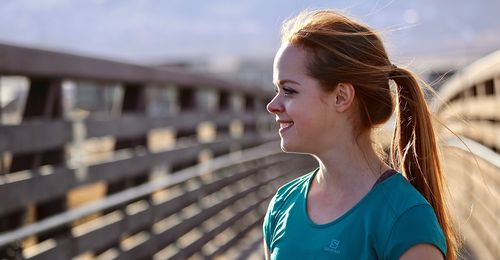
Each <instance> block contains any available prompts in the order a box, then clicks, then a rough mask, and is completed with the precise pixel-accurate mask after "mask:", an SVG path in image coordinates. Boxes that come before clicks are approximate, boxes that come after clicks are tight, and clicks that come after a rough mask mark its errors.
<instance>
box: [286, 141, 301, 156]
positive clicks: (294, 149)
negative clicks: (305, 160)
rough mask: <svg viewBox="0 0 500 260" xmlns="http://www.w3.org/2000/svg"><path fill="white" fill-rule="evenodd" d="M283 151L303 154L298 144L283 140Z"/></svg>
mask: <svg viewBox="0 0 500 260" xmlns="http://www.w3.org/2000/svg"><path fill="white" fill-rule="evenodd" d="M281 150H282V151H283V152H285V153H302V151H301V149H300V147H298V146H297V145H296V144H293V143H290V142H285V141H284V140H283V139H281Z"/></svg>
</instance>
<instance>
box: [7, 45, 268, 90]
mask: <svg viewBox="0 0 500 260" xmlns="http://www.w3.org/2000/svg"><path fill="white" fill-rule="evenodd" d="M0 73H1V74H3V75H24V76H33V77H52V78H73V79H90V80H98V81H106V82H125V83H127V82H128V83H144V84H147V83H153V84H175V85H179V86H189V87H195V88H198V87H207V86H209V87H213V88H218V89H221V90H227V91H240V92H242V93H246V94H249V95H252V96H258V97H271V96H272V95H273V91H272V88H266V89H265V88H263V87H261V86H257V85H250V84H242V83H237V84H236V83H235V82H230V81H227V80H222V79H217V78H215V77H212V76H209V75H203V74H201V73H195V72H184V71H180V70H174V69H158V68H154V67H148V66H142V65H137V64H131V63H124V62H116V61H109V60H104V59H99V58H89V57H83V56H79V55H74V54H67V53H60V52H54V51H48V50H40V49H33V48H27V47H19V46H12V45H7V44H0Z"/></svg>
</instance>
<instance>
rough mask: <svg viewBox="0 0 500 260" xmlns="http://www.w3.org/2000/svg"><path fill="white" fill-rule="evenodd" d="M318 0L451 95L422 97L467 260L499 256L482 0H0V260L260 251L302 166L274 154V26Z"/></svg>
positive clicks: (494, 70)
mask: <svg viewBox="0 0 500 260" xmlns="http://www.w3.org/2000/svg"><path fill="white" fill-rule="evenodd" d="M317 8H335V9H339V10H341V11H343V12H345V13H346V14H348V15H350V16H352V17H354V18H356V19H357V20H360V21H362V22H365V23H366V24H369V25H370V26H372V27H373V28H375V29H377V30H378V31H380V32H381V35H382V37H383V39H384V41H385V44H386V48H387V49H388V51H389V55H390V57H391V59H392V60H393V63H395V64H398V65H401V66H409V67H410V68H412V69H413V70H414V71H415V72H417V73H418V74H419V75H420V76H421V77H422V78H423V79H425V80H427V81H428V82H431V85H432V86H433V87H434V88H435V90H437V91H438V93H439V95H440V96H441V98H442V99H443V100H442V101H445V102H448V105H443V104H442V102H439V101H437V100H435V99H429V103H430V104H432V108H433V111H434V112H435V114H436V119H437V120H438V121H440V122H443V123H444V124H445V125H446V126H447V127H449V129H446V128H445V127H443V125H442V124H440V123H438V121H436V123H437V124H436V126H437V129H436V132H437V133H438V136H439V139H440V142H441V145H442V147H443V149H442V152H443V164H444V168H445V170H446V175H447V177H448V180H449V181H448V184H449V189H450V200H451V204H450V208H451V209H452V211H453V212H454V215H455V216H456V220H455V222H456V225H457V227H458V228H459V230H460V232H461V234H462V236H463V239H464V248H463V250H462V251H463V252H462V258H464V259H498V258H499V257H500V249H499V248H500V247H499V246H498V245H499V244H500V235H499V234H500V232H499V231H500V220H499V219H498V218H497V217H496V216H497V215H498V214H499V213H500V206H499V205H498V201H499V199H500V176H499V174H500V155H499V149H500V137H499V136H500V135H499V134H500V52H499V50H500V37H499V35H500V19H498V18H497V13H498V10H500V2H499V1H494V0H478V1H474V2H472V1H458V2H457V1H450V0H444V1H430V0H421V1H401V0H400V1H397V0H392V1H368V0H359V1H262V0H255V1H226V0H221V1H197V0H185V1H179V0H166V1H152V0H135V1H134V0H122V1H112V0H92V1H90V0H89V1H79V0H75V1H70V0H38V1H35V0H32V1H28V0H4V1H2V3H1V5H0V115H1V117H0V123H1V126H0V158H1V159H0V170H1V172H0V197H2V198H4V199H3V201H2V202H1V203H0V205H1V206H0V258H2V257H4V258H8V259H16V258H19V259H22V258H29V259H46V258H50V259H68V258H76V259H94V258H101V259H108V258H111V259H114V258H124V259H149V258H155V259H186V258H191V259H198V258H200V259H201V258H203V259H210V258H220V259H247V258H255V259H262V256H263V255H262V250H261V241H262V234H261V232H260V225H261V221H262V216H263V214H264V212H265V210H266V207H267V203H268V200H269V198H270V197H271V196H272V195H273V194H274V192H275V191H276V189H277V188H278V187H279V186H280V185H282V184H283V183H285V182H286V181H288V180H290V179H292V178H294V177H296V176H298V175H300V174H303V173H304V172H306V171H307V170H308V169H311V168H314V167H315V166H314V165H315V162H314V160H311V159H310V158H309V157H304V156H297V155H285V154H282V153H280V150H279V145H278V144H277V142H276V141H277V140H278V139H277V137H278V136H277V134H276V126H275V125H274V124H273V118H272V117H271V116H269V115H267V113H266V111H265V104H266V102H268V101H269V100H270V98H271V97H272V95H273V92H274V91H273V86H272V82H271V81H272V80H271V79H272V61H273V57H274V53H275V51H276V50H277V49H278V47H279V45H280V42H279V40H280V35H279V32H280V27H281V24H282V22H283V20H285V19H286V18H289V17H291V16H293V15H295V14H297V13H299V12H300V11H301V10H304V9H317ZM449 130H452V131H453V132H454V133H455V134H456V135H453V134H451V132H450V131H449ZM390 131H391V125H388V126H386V127H385V128H383V129H381V131H380V133H379V138H380V142H381V145H382V146H383V147H387V146H388V144H389V142H390V140H389V138H388V137H389V135H390ZM457 136H458V137H460V139H459V138H457ZM292 169H294V170H292ZM285 172H286V173H287V174H285ZM288 172H290V173H288Z"/></svg>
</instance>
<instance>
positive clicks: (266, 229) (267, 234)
mask: <svg viewBox="0 0 500 260" xmlns="http://www.w3.org/2000/svg"><path fill="white" fill-rule="evenodd" d="M275 201H276V195H274V196H273V198H272V199H271V202H269V206H268V207H267V212H266V215H265V216H264V223H263V225H262V233H263V236H264V241H265V242H266V246H267V248H268V249H270V247H271V241H272V234H273V232H272V230H273V220H272V215H274V214H273V209H274V203H275Z"/></svg>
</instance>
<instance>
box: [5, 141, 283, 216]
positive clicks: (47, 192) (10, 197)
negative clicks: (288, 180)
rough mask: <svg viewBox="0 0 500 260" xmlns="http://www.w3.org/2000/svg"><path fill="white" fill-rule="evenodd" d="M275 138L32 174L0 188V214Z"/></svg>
mask: <svg viewBox="0 0 500 260" xmlns="http://www.w3.org/2000/svg"><path fill="white" fill-rule="evenodd" d="M273 139H275V136H274V135H273V136H271V135H269V136H268V137H266V136H253V135H250V134H249V135H245V136H243V137H241V138H219V139H216V140H215V141H213V142H207V143H197V144H196V145H193V146H187V147H178V148H174V149H171V150H167V151H163V152H157V153H144V154H138V155H133V156H131V157H129V158H124V159H119V160H112V161H109V162H102V163H99V164H94V165H80V168H79V169H68V168H64V167H59V168H56V169H55V170H54V172H53V173H51V174H46V175H39V174H36V173H35V174H31V175H33V177H31V178H27V179H24V180H20V181H17V182H12V183H5V184H2V185H0V197H1V198H3V203H1V204H0V211H2V212H9V211H12V210H15V209H18V208H20V207H23V206H25V205H26V204H27V203H37V202H42V201H45V200H47V199H50V198H52V197H54V196H58V195H63V194H64V193H65V192H67V191H69V190H70V189H72V188H74V187H78V186H82V185H85V184H90V183H94V182H98V181H106V182H113V181H116V180H120V179H123V178H130V177H132V176H134V175H137V174H140V173H141V172H143V171H147V170H150V169H151V168H153V167H155V166H157V165H161V164H163V165H164V164H172V163H180V162H183V161H188V162H189V161H196V160H197V157H198V154H199V152H200V151H202V150H204V149H210V150H212V151H214V152H215V153H217V152H218V150H229V148H230V146H231V145H232V144H240V145H242V146H247V145H248V146H252V145H253V144H254V143H260V142H268V141H271V140H273ZM82 169H83V170H85V175H84V176H79V175H78V174H79V173H78V172H77V170H82Z"/></svg>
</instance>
